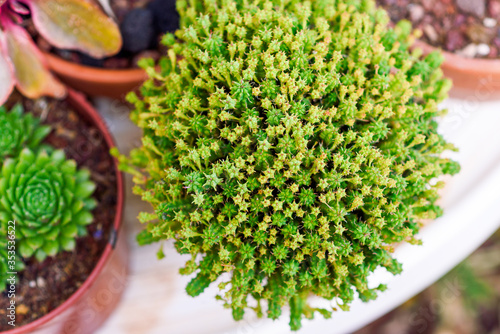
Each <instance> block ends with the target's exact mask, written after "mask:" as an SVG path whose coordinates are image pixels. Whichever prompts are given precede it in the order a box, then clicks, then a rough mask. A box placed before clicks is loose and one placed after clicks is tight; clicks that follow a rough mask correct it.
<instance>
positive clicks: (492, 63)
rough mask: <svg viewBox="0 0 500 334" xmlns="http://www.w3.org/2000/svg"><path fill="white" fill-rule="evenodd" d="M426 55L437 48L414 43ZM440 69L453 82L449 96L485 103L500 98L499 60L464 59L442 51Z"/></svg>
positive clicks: (419, 42) (420, 42)
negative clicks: (442, 58)
mask: <svg viewBox="0 0 500 334" xmlns="http://www.w3.org/2000/svg"><path fill="white" fill-rule="evenodd" d="M414 47H418V48H420V49H422V50H423V51H424V53H425V54H428V53H430V52H432V51H434V50H437V48H435V47H433V46H431V45H429V44H427V43H424V42H422V41H417V42H415V45H414ZM442 53H443V55H444V57H445V61H444V63H443V66H442V69H443V72H444V74H445V76H447V77H448V78H450V79H451V80H453V88H452V89H451V92H450V96H452V97H457V98H461V99H467V100H476V101H486V100H493V99H499V98H500V59H477V58H465V57H462V56H459V55H456V54H454V53H451V52H447V51H442Z"/></svg>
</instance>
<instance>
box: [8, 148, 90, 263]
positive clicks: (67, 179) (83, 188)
mask: <svg viewBox="0 0 500 334" xmlns="http://www.w3.org/2000/svg"><path fill="white" fill-rule="evenodd" d="M94 190H95V184H94V183H93V182H92V181H90V173H89V172H88V171H87V170H83V169H82V170H77V166H76V163H75V161H74V160H67V159H66V157H65V155H64V152H63V151H61V150H54V151H53V152H51V153H50V154H48V153H47V152H46V151H45V150H40V151H39V152H38V153H35V152H33V151H32V150H30V149H27V148H26V149H24V150H22V151H21V153H20V155H19V157H18V158H15V159H7V160H6V161H5V162H4V165H3V167H2V172H1V176H0V220H1V222H2V224H6V222H8V221H9V220H15V221H16V243H17V245H16V247H17V249H18V253H19V254H20V255H21V256H22V257H24V258H29V257H31V256H33V255H35V256H36V258H37V259H38V260H39V261H42V260H44V259H45V258H46V257H47V256H53V255H55V254H57V253H58V252H59V251H61V250H67V251H70V250H73V249H74V247H75V244H76V241H75V239H76V238H77V237H79V236H83V235H85V234H86V233H87V231H86V225H88V224H90V223H91V222H92V220H93V216H92V214H91V210H92V209H93V208H94V207H95V206H96V202H95V200H94V199H93V198H92V197H91V195H92V193H93V192H94ZM5 229H6V227H5Z"/></svg>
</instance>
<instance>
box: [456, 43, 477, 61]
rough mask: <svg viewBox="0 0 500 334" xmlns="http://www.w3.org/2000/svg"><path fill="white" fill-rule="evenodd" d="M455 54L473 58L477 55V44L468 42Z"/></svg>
mask: <svg viewBox="0 0 500 334" xmlns="http://www.w3.org/2000/svg"><path fill="white" fill-rule="evenodd" d="M457 54H459V55H461V56H462V57H465V58H474V57H475V56H476V55H477V45H476V44H469V45H467V46H466V47H465V48H463V49H462V50H460V51H457Z"/></svg>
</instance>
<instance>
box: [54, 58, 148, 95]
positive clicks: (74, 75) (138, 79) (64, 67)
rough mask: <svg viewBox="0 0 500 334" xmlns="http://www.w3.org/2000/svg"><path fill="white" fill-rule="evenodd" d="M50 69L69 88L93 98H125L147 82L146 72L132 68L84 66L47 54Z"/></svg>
mask: <svg viewBox="0 0 500 334" xmlns="http://www.w3.org/2000/svg"><path fill="white" fill-rule="evenodd" d="M45 57H46V59H47V64H48V66H49V68H50V69H51V70H52V71H53V72H54V73H55V74H56V75H57V76H58V77H59V78H60V79H61V81H63V82H64V83H65V84H67V85H68V86H69V87H72V88H74V89H76V90H79V91H82V92H84V93H86V94H88V95H91V96H107V97H111V98H117V99H120V98H124V97H125V95H126V94H127V93H128V92H130V91H132V90H134V89H136V88H138V87H139V86H140V85H141V84H142V83H143V82H144V80H146V78H147V75H146V72H145V71H144V70H142V69H138V68H132V69H123V70H113V69H105V68H97V67H90V66H84V65H80V64H77V63H72V62H70V61H67V60H64V59H62V58H60V57H57V56H55V55H53V54H50V53H45Z"/></svg>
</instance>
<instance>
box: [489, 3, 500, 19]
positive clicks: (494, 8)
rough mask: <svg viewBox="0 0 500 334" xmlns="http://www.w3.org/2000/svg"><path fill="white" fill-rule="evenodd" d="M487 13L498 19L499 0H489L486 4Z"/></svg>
mask: <svg viewBox="0 0 500 334" xmlns="http://www.w3.org/2000/svg"><path fill="white" fill-rule="evenodd" d="M488 14H489V15H490V16H491V17H494V18H497V19H500V1H499V0H490V2H489V4H488Z"/></svg>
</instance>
